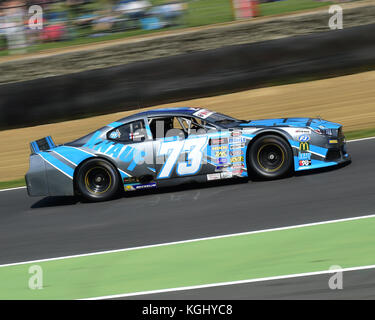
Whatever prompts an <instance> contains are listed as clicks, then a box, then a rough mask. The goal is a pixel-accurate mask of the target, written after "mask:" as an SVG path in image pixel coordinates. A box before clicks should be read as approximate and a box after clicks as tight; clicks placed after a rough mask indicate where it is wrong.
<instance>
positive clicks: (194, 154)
mask: <svg viewBox="0 0 375 320" xmlns="http://www.w3.org/2000/svg"><path fill="white" fill-rule="evenodd" d="M207 140H208V139H207V137H206V136H204V137H197V138H189V139H186V140H177V141H168V142H162V143H161V145H160V148H159V152H158V156H165V155H166V156H167V159H166V160H165V162H164V165H163V167H162V168H161V170H160V173H159V175H158V179H165V178H169V177H170V175H171V173H172V170H173V168H174V167H175V165H176V162H177V160H178V158H179V156H180V154H181V153H187V159H186V160H185V161H184V162H178V163H177V169H176V172H177V174H178V175H179V176H185V175H192V174H195V173H197V172H198V171H199V170H200V168H201V164H202V159H203V150H204V147H205V146H206V145H207Z"/></svg>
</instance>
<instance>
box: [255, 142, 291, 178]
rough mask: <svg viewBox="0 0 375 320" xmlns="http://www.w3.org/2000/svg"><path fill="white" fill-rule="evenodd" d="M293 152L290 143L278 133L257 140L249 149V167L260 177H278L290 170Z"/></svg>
mask: <svg viewBox="0 0 375 320" xmlns="http://www.w3.org/2000/svg"><path fill="white" fill-rule="evenodd" d="M292 164H293V153H292V150H291V148H290V146H289V144H288V143H287V142H286V141H285V140H284V139H283V138H281V137H279V136H276V135H266V136H263V137H260V138H259V139H257V140H255V141H254V143H253V144H252V145H251V147H250V149H249V151H248V168H250V170H252V171H253V173H254V174H255V175H256V176H257V177H260V178H264V179H276V178H280V177H282V176H284V175H286V174H287V173H289V172H290V170H291V168H292Z"/></svg>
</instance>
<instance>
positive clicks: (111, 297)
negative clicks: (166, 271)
mask: <svg viewBox="0 0 375 320" xmlns="http://www.w3.org/2000/svg"><path fill="white" fill-rule="evenodd" d="M368 269H375V265H368V266H360V267H351V268H342V269H335V270H322V271H315V272H306V273H295V274H287V275H282V276H274V277H265V278H255V279H247V280H238V281H228V282H217V283H210V284H203V285H197V286H187V287H177V288H168V289H160V290H151V291H139V292H132V293H124V294H114V295H108V296H101V297H93V298H84V299H79V300H102V299H116V298H125V297H134V296H140V295H149V294H156V293H166V292H176V291H185V290H195V289H204V288H213V287H223V286H231V285H238V284H245V283H254V282H262V281H272V280H282V279H290V278H301V277H308V276H315V275H322V274H330V273H336V272H346V271H358V270H368Z"/></svg>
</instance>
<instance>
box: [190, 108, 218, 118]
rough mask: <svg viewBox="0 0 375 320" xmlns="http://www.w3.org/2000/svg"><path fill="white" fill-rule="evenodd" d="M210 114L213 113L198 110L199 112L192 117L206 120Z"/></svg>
mask: <svg viewBox="0 0 375 320" xmlns="http://www.w3.org/2000/svg"><path fill="white" fill-rule="evenodd" d="M212 114H214V112H212V111H209V110H206V109H200V110H199V111H197V112H194V113H193V115H194V116H196V117H199V118H202V119H206V118H208V117H209V116H210V115H212Z"/></svg>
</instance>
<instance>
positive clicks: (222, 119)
mask: <svg viewBox="0 0 375 320" xmlns="http://www.w3.org/2000/svg"><path fill="white" fill-rule="evenodd" d="M207 120H208V121H209V122H212V123H214V124H216V125H219V126H223V127H226V126H228V125H229V126H232V125H233V124H236V123H243V122H248V121H246V120H239V119H236V118H233V117H230V116H227V115H225V114H222V113H217V112H214V113H212V114H211V115H210V116H209V117H208V118H207Z"/></svg>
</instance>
